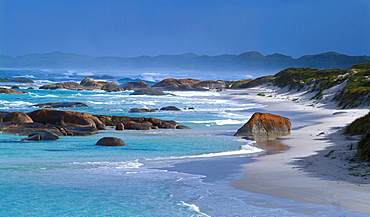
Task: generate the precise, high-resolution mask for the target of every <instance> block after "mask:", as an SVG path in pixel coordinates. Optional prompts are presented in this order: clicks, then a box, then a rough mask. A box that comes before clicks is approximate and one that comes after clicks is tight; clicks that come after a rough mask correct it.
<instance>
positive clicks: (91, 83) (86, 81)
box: [80, 78, 106, 87]
mask: <svg viewBox="0 0 370 217" xmlns="http://www.w3.org/2000/svg"><path fill="white" fill-rule="evenodd" d="M104 84H106V82H99V81H94V80H93V79H91V78H84V79H83V80H82V81H81V82H80V85H82V86H84V87H102V86H103V85H104Z"/></svg>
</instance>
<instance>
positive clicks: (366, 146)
mask: <svg viewBox="0 0 370 217" xmlns="http://www.w3.org/2000/svg"><path fill="white" fill-rule="evenodd" d="M357 157H358V158H359V159H360V160H362V161H370V130H368V132H367V133H366V135H364V136H363V137H362V138H361V140H360V141H359V143H358V146H357Z"/></svg>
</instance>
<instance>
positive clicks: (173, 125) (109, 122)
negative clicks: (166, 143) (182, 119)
mask: <svg viewBox="0 0 370 217" xmlns="http://www.w3.org/2000/svg"><path fill="white" fill-rule="evenodd" d="M96 117H97V118H99V120H100V121H101V122H103V123H104V124H105V125H106V126H116V125H117V124H118V123H123V124H124V125H125V123H127V122H130V121H132V122H135V123H140V124H141V125H142V123H145V122H150V123H151V124H152V126H151V129H155V127H158V128H162V129H190V128H188V127H186V126H182V125H180V124H179V123H177V122H176V121H166V120H161V119H157V118H153V117H150V118H146V117H127V116H106V115H96ZM178 126H180V127H179V128H177V127H178ZM141 127H143V126H141ZM131 128H132V129H137V128H139V127H136V126H135V127H131ZM145 128H148V127H145ZM125 129H127V126H126V125H125Z"/></svg>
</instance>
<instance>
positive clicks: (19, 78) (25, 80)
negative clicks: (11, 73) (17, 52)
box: [9, 77, 35, 83]
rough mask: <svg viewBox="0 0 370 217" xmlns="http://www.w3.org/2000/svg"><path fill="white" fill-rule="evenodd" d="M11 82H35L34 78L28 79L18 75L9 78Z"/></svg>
mask: <svg viewBox="0 0 370 217" xmlns="http://www.w3.org/2000/svg"><path fill="white" fill-rule="evenodd" d="M9 81H10V82H18V83H35V82H34V81H33V80H31V79H28V78H26V77H17V78H11V79H9Z"/></svg>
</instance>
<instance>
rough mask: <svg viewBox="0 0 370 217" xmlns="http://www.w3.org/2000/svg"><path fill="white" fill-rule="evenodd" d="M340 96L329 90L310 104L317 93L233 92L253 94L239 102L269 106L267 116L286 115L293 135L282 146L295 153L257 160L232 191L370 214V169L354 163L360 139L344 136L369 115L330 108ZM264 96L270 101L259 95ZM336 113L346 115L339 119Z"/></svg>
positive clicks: (266, 88)
mask: <svg viewBox="0 0 370 217" xmlns="http://www.w3.org/2000/svg"><path fill="white" fill-rule="evenodd" d="M335 91H336V90H335V88H333V89H332V90H329V91H328V92H327V97H326V98H324V100H321V102H316V101H313V100H310V98H311V97H312V96H313V95H314V94H311V93H305V94H304V93H297V92H296V93H292V92H289V91H287V90H278V88H275V87H271V86H260V87H257V88H249V89H244V90H242V91H240V90H239V91H233V90H231V91H229V92H231V93H240V92H244V93H245V92H247V93H250V95H235V96H233V98H234V99H237V100H243V99H253V100H254V101H255V102H257V103H260V104H264V105H266V107H264V108H263V109H261V111H262V112H269V113H273V114H278V115H283V116H285V117H288V118H290V119H291V121H292V124H293V130H292V133H291V135H289V136H285V137H283V138H289V139H287V140H282V142H283V143H284V144H286V145H289V146H290V147H291V148H290V149H289V150H288V151H285V152H283V153H279V154H274V155H265V156H260V157H256V161H255V162H253V163H249V164H246V165H244V167H245V174H244V178H243V179H241V180H237V181H234V182H233V183H232V185H233V186H234V187H236V188H238V189H242V190H246V191H251V192H256V193H261V194H266V195H270V196H274V197H280V198H285V199H291V200H295V201H301V202H308V203H315V204H326V205H336V206H340V207H344V208H346V209H348V210H352V211H358V212H364V213H369V214H370V167H369V166H367V165H365V164H363V163H354V162H352V163H351V162H350V159H352V158H353V156H354V153H355V150H350V149H351V145H352V147H353V145H354V144H356V143H357V140H356V139H358V138H347V137H345V136H343V135H341V133H340V130H342V129H343V127H345V126H346V125H347V124H349V123H351V122H352V121H353V120H355V119H356V118H359V117H362V116H364V115H366V114H367V113H368V112H369V109H368V108H361V109H340V108H337V107H336V106H335V105H334V104H333V103H330V97H331V95H332V94H333V93H334V92H335ZM262 92H263V93H265V96H257V95H256V94H257V93H262ZM290 112H292V113H290ZM294 112H299V113H294ZM336 112H345V113H338V114H334V113H336ZM332 150H334V151H332ZM330 151H332V153H331V154H329V152H330ZM357 174H361V175H365V176H363V177H361V175H357ZM366 174H367V175H366Z"/></svg>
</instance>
